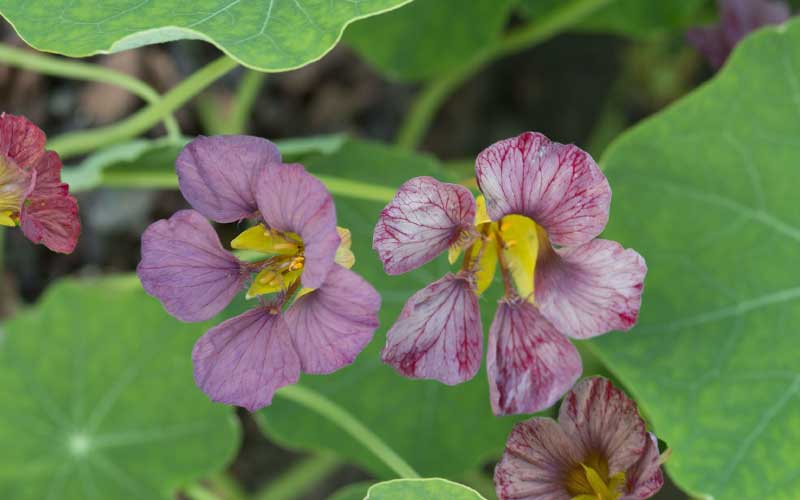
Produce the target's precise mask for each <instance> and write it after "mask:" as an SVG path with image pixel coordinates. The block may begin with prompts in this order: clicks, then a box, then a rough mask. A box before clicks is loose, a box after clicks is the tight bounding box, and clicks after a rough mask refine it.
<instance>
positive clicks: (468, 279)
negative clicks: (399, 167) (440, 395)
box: [373, 132, 647, 415]
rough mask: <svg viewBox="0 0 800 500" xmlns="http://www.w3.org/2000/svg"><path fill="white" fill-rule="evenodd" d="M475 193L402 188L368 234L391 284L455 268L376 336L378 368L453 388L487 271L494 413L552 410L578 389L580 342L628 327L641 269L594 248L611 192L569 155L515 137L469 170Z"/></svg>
mask: <svg viewBox="0 0 800 500" xmlns="http://www.w3.org/2000/svg"><path fill="white" fill-rule="evenodd" d="M475 173H476V177H477V181H478V186H479V188H480V190H481V192H482V193H483V195H482V196H479V197H478V199H477V200H476V199H475V198H474V197H473V196H472V194H471V193H470V191H469V190H468V189H467V188H465V187H463V186H459V185H456V184H448V183H442V182H439V181H437V180H436V179H433V178H431V177H417V178H414V179H411V180H409V181H407V182H406V183H405V184H403V185H402V186H401V187H400V189H399V190H398V192H397V195H396V196H395V198H394V199H393V200H392V201H391V202H390V203H389V204H388V205H387V206H386V208H384V210H383V212H382V213H381V216H380V220H379V221H378V224H377V225H376V227H375V233H374V236H373V248H375V249H376V250H377V251H378V253H379V255H380V258H381V260H382V261H383V264H384V269H385V270H386V272H387V273H389V274H401V273H405V272H408V271H411V270H412V269H415V268H417V267H420V266H421V265H423V264H425V263H426V262H428V261H430V260H432V259H433V258H434V257H436V256H437V255H438V254H439V253H441V252H443V251H445V250H448V249H449V255H450V262H451V263H455V261H456V259H457V258H458V257H459V255H461V254H463V261H462V266H461V270H460V271H458V272H457V273H455V274H452V273H448V274H447V275H446V276H444V277H443V278H441V279H440V280H438V281H436V282H434V283H432V284H431V285H429V286H428V287H426V288H425V289H423V290H421V291H419V292H417V293H416V294H415V295H413V296H412V297H411V298H410V299H409V300H408V302H407V303H406V305H405V307H404V308H403V311H402V312H401V314H400V317H399V318H398V320H397V322H396V323H395V324H394V325H393V326H392V327H391V329H390V330H389V332H388V333H387V341H386V346H385V347H384V350H383V354H382V358H383V360H384V362H386V363H388V364H389V365H391V366H393V367H394V368H395V369H396V370H397V371H398V372H400V373H401V374H403V375H405V376H407V377H411V378H427V379H435V380H438V381H440V382H443V383H445V384H458V383H461V382H464V381H466V380H469V379H471V378H472V377H474V376H475V374H476V373H477V371H478V369H479V368H480V364H481V357H482V351H483V328H482V326H481V320H480V313H479V309H478V296H480V295H481V294H482V293H483V292H484V291H485V290H486V289H487V288H488V287H489V285H490V283H491V282H492V280H493V277H494V275H495V272H496V270H497V269H499V270H500V273H501V277H502V279H503V283H504V286H505V296H504V298H503V299H502V300H501V301H500V303H499V306H498V309H497V313H496V315H495V318H494V321H493V322H492V325H491V327H490V329H489V347H488V349H489V352H488V353H487V361H486V364H487V372H488V377H489V389H490V400H491V404H492V410H493V411H494V413H495V414H498V415H505V414H514V413H534V412H537V411H540V410H542V409H545V408H547V407H549V406H551V405H553V404H554V403H555V402H556V401H557V400H558V399H559V398H560V397H561V396H562V395H563V394H564V393H565V392H566V391H567V390H568V389H569V388H570V387H572V385H573V384H574V383H575V381H576V380H577V379H578V377H579V376H580V374H581V371H582V366H581V359H580V355H579V354H578V352H577V350H576V349H575V347H574V346H573V345H572V343H571V342H570V341H569V340H568V339H567V336H569V337H573V338H577V339H585V338H590V337H594V336H597V335H601V334H603V333H606V332H608V331H611V330H628V329H630V328H631V327H632V326H633V325H634V323H635V322H636V319H637V316H638V313H639V307H640V305H641V295H642V285H643V281H644V276H645V273H646V271H647V267H646V265H645V262H644V259H643V258H642V257H641V256H640V255H639V254H638V253H636V252H635V251H633V250H626V249H624V248H622V246H621V245H619V244H618V243H616V242H613V241H607V240H602V239H595V238H596V237H597V236H598V235H599V234H600V233H601V232H602V230H603V228H604V227H605V225H606V222H607V220H608V213H609V205H610V202H611V189H610V188H609V185H608V182H607V181H606V178H605V176H604V175H603V173H602V172H601V171H600V169H599V167H598V166H597V164H596V163H595V162H594V160H592V158H591V157H590V156H589V155H588V154H587V153H586V152H584V151H582V150H581V149H579V148H578V147H576V146H574V145H564V144H559V143H555V142H551V141H550V140H549V139H547V138H546V137H545V136H544V135H542V134H538V133H533V132H527V133H524V134H522V135H520V136H518V137H515V138H511V139H507V140H503V141H500V142H497V143H495V144H493V145H492V146H490V147H488V148H487V149H486V150H484V151H483V152H482V153H481V154H480V155H478V158H477V161H476V167H475Z"/></svg>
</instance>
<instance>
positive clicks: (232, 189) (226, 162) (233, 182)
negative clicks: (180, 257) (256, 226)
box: [175, 135, 281, 222]
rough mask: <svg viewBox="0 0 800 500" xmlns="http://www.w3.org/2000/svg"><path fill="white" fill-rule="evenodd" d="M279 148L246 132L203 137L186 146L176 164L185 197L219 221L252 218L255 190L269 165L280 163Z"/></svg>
mask: <svg viewBox="0 0 800 500" xmlns="http://www.w3.org/2000/svg"><path fill="white" fill-rule="evenodd" d="M280 162H281V155H280V153H279V152H278V148H276V147H275V145H274V144H272V143H271V142H269V141H268V140H266V139H262V138H260V137H251V136H247V135H227V136H215V137H203V136H200V137H198V138H197V139H195V140H193V141H192V142H190V143H189V144H187V145H186V147H185V148H183V151H181V154H180V155H179V156H178V160H177V162H176V163H175V165H176V169H177V172H178V184H179V185H180V188H181V193H183V196H184V198H186V200H187V201H188V202H189V203H190V204H191V205H192V207H193V208H194V209H196V210H197V211H198V212H200V213H201V214H203V215H205V216H206V217H207V218H209V219H211V220H213V221H216V222H235V221H238V220H242V219H246V218H249V217H253V215H254V214H255V212H256V210H257V208H258V207H257V206H256V198H255V194H254V189H255V187H256V182H257V179H258V174H259V172H261V170H263V168H264V167H265V166H266V165H272V164H280Z"/></svg>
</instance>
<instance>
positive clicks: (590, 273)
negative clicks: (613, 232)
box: [535, 239, 647, 339]
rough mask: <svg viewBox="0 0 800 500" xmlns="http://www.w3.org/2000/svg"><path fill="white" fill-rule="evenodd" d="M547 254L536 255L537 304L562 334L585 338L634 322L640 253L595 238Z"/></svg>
mask: <svg viewBox="0 0 800 500" xmlns="http://www.w3.org/2000/svg"><path fill="white" fill-rule="evenodd" d="M548 250H549V251H548V252H542V253H540V255H539V263H538V266H537V268H536V287H535V288H536V302H537V304H538V305H539V310H540V311H541V312H542V314H543V315H544V316H545V317H546V318H547V319H548V320H549V321H550V323H552V324H553V326H555V327H556V328H557V329H558V330H559V331H560V332H561V333H563V334H564V335H568V336H570V337H574V338H580V339H585V338H589V337H594V336H597V335H602V334H604V333H606V332H609V331H612V330H629V329H630V328H631V327H632V326H633V325H634V324H635V323H636V319H637V316H638V314H639V307H640V306H641V303H642V285H643V283H644V277H645V274H647V265H646V264H645V262H644V259H643V258H642V256H641V255H639V254H638V253H636V252H635V251H633V250H630V249H628V250H626V249H624V248H622V245H620V244H619V243H617V242H615V241H608V240H600V239H597V240H592V241H590V242H589V243H586V244H584V245H581V246H578V247H567V248H562V249H557V250H554V249H548Z"/></svg>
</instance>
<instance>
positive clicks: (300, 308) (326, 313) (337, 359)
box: [286, 265, 381, 374]
mask: <svg viewBox="0 0 800 500" xmlns="http://www.w3.org/2000/svg"><path fill="white" fill-rule="evenodd" d="M380 308H381V296H380V295H379V294H378V292H377V291H376V290H375V289H374V288H373V287H372V285H370V284H369V283H367V282H366V281H364V279H363V278H362V277H361V276H359V275H357V274H356V273H354V272H353V271H350V270H348V269H345V268H343V267H342V266H339V265H336V266H333V268H331V271H330V272H329V273H328V276H327V277H326V279H325V282H324V283H323V284H322V286H321V287H319V288H318V289H316V290H314V291H312V292H309V293H306V294H304V295H303V296H301V297H300V298H298V299H297V300H296V301H295V303H294V304H292V305H291V307H289V309H288V310H287V311H286V323H287V324H288V325H289V329H290V331H291V339H292V343H293V344H294V347H295V350H296V351H297V354H298V356H299V357H300V363H301V366H302V370H303V372H305V373H314V374H323V373H331V372H333V371H336V370H338V369H339V368H342V367H343V366H346V365H349V364H350V363H352V362H353V361H354V360H355V359H356V356H358V354H359V353H360V352H361V351H362V350H363V349H364V347H366V345H367V344H369V341H370V340H372V335H373V334H374V333H375V329H376V328H378V311H379V310H380Z"/></svg>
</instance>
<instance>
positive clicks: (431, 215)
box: [372, 177, 475, 274]
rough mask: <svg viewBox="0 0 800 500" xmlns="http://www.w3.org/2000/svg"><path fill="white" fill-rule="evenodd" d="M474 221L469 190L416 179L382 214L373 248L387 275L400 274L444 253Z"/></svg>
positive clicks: (435, 181) (402, 188) (473, 210)
mask: <svg viewBox="0 0 800 500" xmlns="http://www.w3.org/2000/svg"><path fill="white" fill-rule="evenodd" d="M474 220H475V198H474V197H473V196H472V193H470V192H469V189H467V188H465V187H464V186H459V185H457V184H448V183H445V182H439V181H437V180H436V179H434V178H433V177H415V178H413V179H411V180H409V181H407V182H406V183H405V184H403V185H402V186H400V189H399V190H398V191H397V194H396V195H395V197H394V199H392V201H390V202H389V204H388V205H386V207H385V208H384V209H383V211H382V212H381V216H380V219H378V224H377V225H376V226H375V233H374V235H373V237H372V248H374V249H375V250H377V251H378V254H379V255H380V258H381V261H383V268H384V269H385V270H386V272H387V273H388V274H401V273H405V272H408V271H411V270H412V269H416V268H418V267H420V266H421V265H423V264H425V263H427V262H429V261H430V260H432V259H433V258H434V257H436V256H437V255H439V254H440V253H442V252H443V251H445V250H447V248H448V247H449V246H450V245H452V244H453V243H454V242H455V241H456V240H457V239H458V237H459V235H460V234H461V232H462V231H463V230H465V229H468V228H471V227H472V226H473V222H474Z"/></svg>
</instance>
